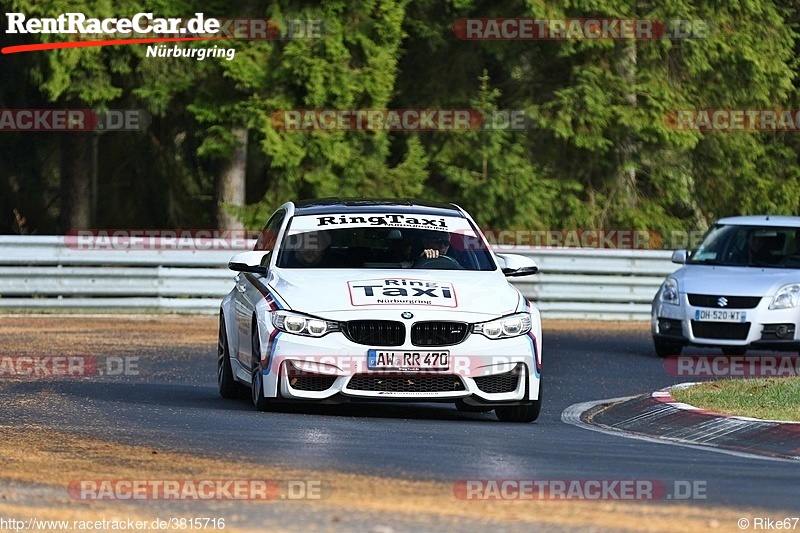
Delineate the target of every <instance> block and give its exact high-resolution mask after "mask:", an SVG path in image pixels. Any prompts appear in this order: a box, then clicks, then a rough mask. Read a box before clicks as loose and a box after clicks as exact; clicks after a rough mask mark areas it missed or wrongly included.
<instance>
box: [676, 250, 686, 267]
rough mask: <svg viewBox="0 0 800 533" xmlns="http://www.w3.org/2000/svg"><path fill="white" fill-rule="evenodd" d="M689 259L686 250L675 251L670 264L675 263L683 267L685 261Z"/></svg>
mask: <svg viewBox="0 0 800 533" xmlns="http://www.w3.org/2000/svg"><path fill="white" fill-rule="evenodd" d="M688 258H689V254H688V253H687V252H686V250H675V251H674V252H672V262H673V263H677V264H679V265H685V264H686V260H687V259H688Z"/></svg>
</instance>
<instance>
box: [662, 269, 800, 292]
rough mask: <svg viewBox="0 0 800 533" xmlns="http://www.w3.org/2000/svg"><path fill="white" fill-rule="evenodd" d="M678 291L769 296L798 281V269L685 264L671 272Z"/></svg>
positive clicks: (799, 272) (799, 280)
mask: <svg viewBox="0 0 800 533" xmlns="http://www.w3.org/2000/svg"><path fill="white" fill-rule="evenodd" d="M670 277H671V278H675V279H676V280H677V281H678V291H679V292H681V293H688V294H711V295H724V296H772V295H773V294H775V293H776V292H777V291H778V289H780V288H781V287H783V286H784V285H787V284H789V283H800V271H799V270H795V269H782V268H754V267H729V266H712V265H686V266H684V267H683V268H681V269H680V270H678V271H677V272H675V273H674V274H672V275H671V276H670Z"/></svg>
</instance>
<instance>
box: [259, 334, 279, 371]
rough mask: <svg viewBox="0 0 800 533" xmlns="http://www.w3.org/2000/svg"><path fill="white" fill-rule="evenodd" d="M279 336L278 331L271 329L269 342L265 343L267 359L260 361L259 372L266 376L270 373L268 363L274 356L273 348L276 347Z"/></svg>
mask: <svg viewBox="0 0 800 533" xmlns="http://www.w3.org/2000/svg"><path fill="white" fill-rule="evenodd" d="M279 335H280V331H279V330H278V329H273V330H272V333H270V334H269V341H267V358H266V359H262V360H261V372H262V373H263V374H264V375H265V376H267V375H269V372H270V363H271V362H272V356H273V355H274V354H275V348H276V347H277V345H278V336H279Z"/></svg>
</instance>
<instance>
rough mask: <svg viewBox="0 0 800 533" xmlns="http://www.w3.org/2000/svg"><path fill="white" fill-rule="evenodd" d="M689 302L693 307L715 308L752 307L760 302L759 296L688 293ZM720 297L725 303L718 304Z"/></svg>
mask: <svg viewBox="0 0 800 533" xmlns="http://www.w3.org/2000/svg"><path fill="white" fill-rule="evenodd" d="M688 296H689V304H691V305H693V306H695V307H714V308H717V309H753V308H755V307H757V306H758V304H759V302H761V296H719V295H710V294H689V295H688ZM721 298H724V299H725V300H726V304H725V305H719V301H720V299H721Z"/></svg>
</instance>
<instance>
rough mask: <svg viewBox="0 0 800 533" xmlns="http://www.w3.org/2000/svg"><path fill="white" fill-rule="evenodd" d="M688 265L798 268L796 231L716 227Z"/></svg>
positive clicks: (799, 248) (799, 245)
mask: <svg viewBox="0 0 800 533" xmlns="http://www.w3.org/2000/svg"><path fill="white" fill-rule="evenodd" d="M688 263H690V264H695V265H723V266H746V267H769V268H800V228H791V227H786V228H782V227H770V226H727V225H725V226H720V225H717V226H714V227H713V228H711V230H710V231H709V232H708V234H706V236H705V238H704V239H703V242H702V243H700V246H698V247H697V250H695V251H694V252H693V253H692V256H691V259H690V260H689V261H688Z"/></svg>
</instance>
